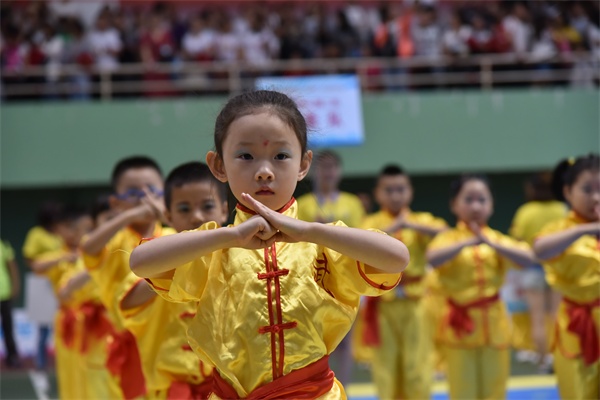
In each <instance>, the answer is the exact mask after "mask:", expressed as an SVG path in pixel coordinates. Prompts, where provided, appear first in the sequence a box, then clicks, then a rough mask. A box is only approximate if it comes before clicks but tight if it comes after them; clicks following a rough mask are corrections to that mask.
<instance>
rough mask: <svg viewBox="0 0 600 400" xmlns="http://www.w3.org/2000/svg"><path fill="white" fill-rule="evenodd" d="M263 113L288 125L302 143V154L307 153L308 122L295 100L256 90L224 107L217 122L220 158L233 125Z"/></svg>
mask: <svg viewBox="0 0 600 400" xmlns="http://www.w3.org/2000/svg"><path fill="white" fill-rule="evenodd" d="M261 111H267V112H271V113H273V114H275V115H277V116H278V117H279V118H281V120H282V121H283V122H285V123H286V124H288V126H289V127H290V128H292V129H293V130H294V132H295V133H296V137H297V138H298V140H299V141H300V147H301V148H302V154H304V153H305V152H306V147H307V129H306V120H305V119H304V117H303V116H302V114H301V113H300V110H298V106H297V105H296V103H295V102H294V100H292V99H290V98H289V97H288V96H286V95H285V94H283V93H280V92H275V91H272V90H256V91H252V92H247V93H242V94H240V95H237V96H235V97H233V98H232V99H230V100H229V101H228V102H227V104H225V107H223V109H222V110H221V112H220V113H219V115H218V116H217V120H216V122H215V150H216V152H217V154H218V155H219V156H222V155H223V142H224V141H225V137H226V136H227V130H228V129H229V126H230V125H231V123H232V122H233V121H235V120H236V119H238V118H241V117H243V116H245V115H250V114H255V113H258V112H261Z"/></svg>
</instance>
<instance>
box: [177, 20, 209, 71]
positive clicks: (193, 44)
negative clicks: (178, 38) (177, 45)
mask: <svg viewBox="0 0 600 400" xmlns="http://www.w3.org/2000/svg"><path fill="white" fill-rule="evenodd" d="M215 37H216V34H215V32H214V31H213V30H212V29H210V28H208V27H207V24H206V20H205V19H204V18H203V17H202V16H201V15H195V16H194V17H192V19H191V20H190V29H189V30H188V31H187V32H186V34H185V35H184V36H183V41H182V48H183V55H184V57H185V59H187V60H193V61H208V60H212V59H213V58H214V51H215Z"/></svg>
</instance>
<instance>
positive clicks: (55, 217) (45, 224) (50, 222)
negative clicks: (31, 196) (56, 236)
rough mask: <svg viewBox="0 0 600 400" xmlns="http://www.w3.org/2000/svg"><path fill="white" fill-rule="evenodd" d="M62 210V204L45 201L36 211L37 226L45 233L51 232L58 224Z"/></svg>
mask: <svg viewBox="0 0 600 400" xmlns="http://www.w3.org/2000/svg"><path fill="white" fill-rule="evenodd" d="M63 210H64V205H63V204H62V203H59V202H56V201H53V200H49V201H45V202H44V203H43V204H42V205H41V206H40V208H39V210H38V214H37V223H38V225H40V226H41V227H42V228H44V229H45V230H47V231H51V230H52V229H53V228H54V226H55V225H56V223H58V222H59V220H60V216H61V214H62V212H63Z"/></svg>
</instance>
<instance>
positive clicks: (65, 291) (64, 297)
mask: <svg viewBox="0 0 600 400" xmlns="http://www.w3.org/2000/svg"><path fill="white" fill-rule="evenodd" d="M72 292H73V291H72V290H71V285H69V284H68V283H67V284H66V285H65V286H64V287H62V288H60V290H59V291H58V299H59V300H60V302H61V303H64V302H66V301H68V300H69V299H70V298H71V295H72V294H73V293H72Z"/></svg>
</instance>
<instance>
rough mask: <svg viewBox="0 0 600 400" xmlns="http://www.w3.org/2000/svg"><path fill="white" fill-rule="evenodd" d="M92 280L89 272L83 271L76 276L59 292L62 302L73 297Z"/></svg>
mask: <svg viewBox="0 0 600 400" xmlns="http://www.w3.org/2000/svg"><path fill="white" fill-rule="evenodd" d="M90 279H91V277H90V274H88V273H87V271H81V272H80V273H78V274H77V275H74V276H73V277H72V278H71V279H69V281H68V282H67V283H66V284H65V285H64V286H63V287H62V288H61V289H60V290H59V292H58V297H59V299H60V300H61V301H67V300H69V298H70V297H71V296H72V295H73V292H75V291H77V290H79V289H81V288H82V287H83V286H84V285H85V284H86V283H88V282H89V280H90Z"/></svg>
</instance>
